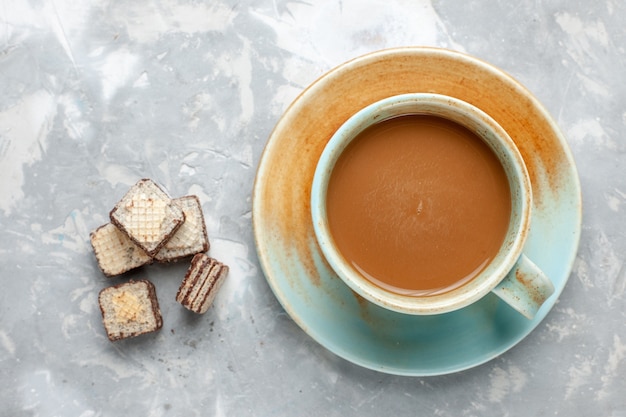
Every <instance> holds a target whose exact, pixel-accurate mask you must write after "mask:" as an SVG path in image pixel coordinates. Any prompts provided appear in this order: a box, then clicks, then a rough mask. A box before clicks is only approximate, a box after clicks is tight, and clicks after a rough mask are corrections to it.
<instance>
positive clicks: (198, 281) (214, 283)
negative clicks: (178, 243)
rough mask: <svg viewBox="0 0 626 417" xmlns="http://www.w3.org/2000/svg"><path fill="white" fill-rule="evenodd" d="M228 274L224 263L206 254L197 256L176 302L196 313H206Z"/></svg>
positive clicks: (179, 290)
mask: <svg viewBox="0 0 626 417" xmlns="http://www.w3.org/2000/svg"><path fill="white" fill-rule="evenodd" d="M227 274H228V266H226V265H224V264H223V263H221V262H219V261H217V260H216V259H213V258H211V257H209V256H208V255H206V254H204V253H199V254H197V255H195V256H194V257H193V259H192V260H191V266H190V267H189V269H188V270H187V274H186V275H185V279H184V280H183V282H182V284H181V286H180V288H179V289H178V293H177V294H176V301H178V302H179V303H181V304H182V305H183V306H184V307H185V308H187V309H189V310H191V311H193V312H195V313H198V314H202V313H206V311H207V310H208V309H209V307H210V306H211V304H212V303H213V300H214V299H215V295H216V294H217V292H218V291H219V289H220V287H221V286H222V284H223V283H224V280H225V279H226V275H227Z"/></svg>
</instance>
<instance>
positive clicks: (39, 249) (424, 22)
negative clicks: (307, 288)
mask: <svg viewBox="0 0 626 417" xmlns="http://www.w3.org/2000/svg"><path fill="white" fill-rule="evenodd" d="M625 21H626V3H624V2H622V1H618V0H602V1H598V2H588V1H581V0H574V1H565V0H554V1H549V2H548V1H546V2H537V1H531V0H520V1H517V2H510V1H502V0H499V1H485V0H473V1H465V2H458V1H438V0H432V1H429V0H413V1H409V0H398V1H382V0H340V1H316V2H304V1H283V0H273V1H266V0H261V1H254V2H253V1H244V2H235V1H229V0H216V1H185V0H152V1H146V0H138V1H133V2H112V1H93V0H87V1H70V0H38V1H34V0H33V1H16V2H11V1H8V0H3V1H2V2H0V278H1V279H2V291H0V383H1V385H2V389H1V390H0V415H2V416H12V417H20V416H81V417H87V416H121V415H136V416H183V415H184V416H349V415H359V416H380V415H432V416H518V415H519V416H553V415H562V416H612V417H624V416H626V263H625V261H626V219H625V218H624V211H625V210H626V82H625V80H626V76H625V75H624V74H625V72H624V71H625V68H626V50H625V49H626V29H625V26H624V22H625ZM412 45H430V46H439V47H445V48H450V49H453V50H458V51H462V52H465V53H468V54H471V55H474V56H476V57H479V58H481V59H484V60H486V61H488V62H490V63H492V64H494V65H496V66H498V67H500V68H502V69H503V70H505V71H507V72H508V73H510V74H511V75H513V76H514V77H515V78H516V79H517V80H519V81H520V82H521V83H522V84H524V85H525V86H526V87H528V89H529V90H530V91H531V92H532V93H533V94H534V95H535V96H536V97H537V98H538V99H539V100H540V101H541V102H542V103H543V104H544V106H545V107H546V108H547V109H548V111H549V112H550V113H551V114H552V116H553V117H554V119H555V120H556V122H557V123H558V125H559V126H560V128H561V130H562V132H563V133H564V135H565V137H566V139H567V141H568V143H569V145H570V148H571V150H572V153H573V156H574V159H575V160H576V164H577V167H578V172H579V176H580V181H581V185H582V191H583V202H584V214H583V224H582V238H581V243H580V248H579V252H578V255H577V258H576V262H575V265H574V268H573V271H572V274H571V277H570V279H569V281H568V284H567V286H566V288H565V290H564V292H563V293H562V294H561V297H560V299H559V301H558V303H557V304H556V306H555V307H554V308H553V310H552V311H551V312H550V314H549V315H548V316H547V318H546V319H545V320H544V321H543V322H542V323H541V324H540V325H539V327H538V328H537V329H536V330H535V331H534V332H533V333H531V335H530V336H528V337H527V338H526V339H525V340H524V341H522V342H521V343H520V344H519V345H517V346H516V347H515V348H513V349H512V350H510V351H508V352H506V353H505V354H503V355H501V356H500V357H498V358H496V359H494V360H492V361H490V362H488V363H486V364H484V365H481V366H478V367H476V368H473V369H470V370H467V371H464V372H460V373H456V374H452V375H446V376H438V377H428V378H418V377H400V376H393V375H387V374H382V373H378V372H375V371H370V370H367V369H364V368H361V367H358V366H356V365H353V364H352V363H350V362H347V361H345V360H343V359H340V358H338V357H337V356H335V355H334V354H332V353H330V352H329V351H327V350H326V349H325V348H324V347H322V346H320V345H319V344H317V343H316V342H315V341H314V340H313V339H311V338H310V337H309V336H308V335H307V334H306V333H305V332H303V331H302V330H301V329H300V328H299V327H298V326H297V325H296V324H295V323H294V322H293V321H292V320H291V318H290V317H289V316H288V315H287V314H286V313H285V312H284V310H283V309H282V308H281V306H280V304H279V303H278V301H277V300H276V298H275V297H274V295H273V293H272V292H271V290H270V288H269V286H268V284H267V282H266V281H265V279H264V276H263V273H262V271H261V268H260V265H259V262H258V259H257V255H256V250H255V246H254V236H253V231H252V219H251V206H252V198H251V192H252V187H253V182H254V178H255V172H256V168H257V165H258V162H259V159H260V157H261V153H262V151H263V148H264V145H265V143H266V141H267V139H268V137H269V134H270V132H271V130H272V128H273V126H274V125H275V124H276V122H277V121H278V119H279V118H280V116H281V114H282V113H283V112H284V111H285V109H286V108H287V107H288V106H289V104H290V103H291V102H292V100H294V99H295V98H296V97H297V96H298V94H299V93H300V92H301V91H302V90H303V89H305V88H306V87H307V86H308V85H310V84H311V83H312V82H314V81H315V79H317V78H318V77H319V76H321V75H323V74H324V73H325V72H327V71H328V70H330V69H331V68H333V67H335V66H337V65H339V64H341V63H342V62H345V61H346V60H349V59H351V58H354V57H357V56H359V55H362V54H364V53H367V52H370V51H375V50H379V49H383V48H388V47H395V46H412ZM143 177H148V178H152V179H154V180H155V181H156V182H158V183H159V184H161V185H163V186H164V187H165V188H166V189H167V191H168V192H169V193H170V194H171V195H172V196H181V195H185V194H196V195H198V196H199V198H200V200H201V201H202V204H203V208H204V212H205V220H206V224H207V228H208V233H209V236H210V239H211V252H210V253H211V254H212V255H213V256H215V257H217V258H219V259H221V260H223V261H224V262H226V263H228V264H229V265H230V266H231V271H230V274H229V277H228V280H227V282H226V284H225V285H224V287H223V288H222V291H221V292H220V293H219V294H218V297H217V299H216V301H215V304H214V305H213V307H212V308H211V309H210V310H209V312H207V313H206V314H205V315H202V316H196V315H193V314H192V313H189V312H187V311H185V310H184V309H182V308H181V306H180V305H178V304H177V303H176V302H175V301H174V296H175V293H176V290H177V289H178V285H179V284H180V279H181V278H182V276H183V275H184V273H185V271H186V268H187V265H186V264H185V263H179V264H176V265H167V266H159V265H152V266H150V267H147V268H143V269H140V270H138V271H135V272H132V273H131V274H130V275H129V276H126V277H124V278H106V277H105V276H103V275H102V273H101V272H100V271H99V269H98V267H97V264H96V261H95V257H94V256H93V253H92V250H91V246H90V244H89V232H90V231H91V230H93V229H95V228H96V227H98V226H99V225H101V224H103V223H105V222H107V221H108V212H109V210H110V209H111V208H112V206H113V205H114V204H115V202H116V201H117V200H118V199H119V198H121V196H122V195H123V194H124V193H125V192H126V190H127V189H128V187H129V186H130V185H132V184H133V183H134V182H135V181H137V180H138V179H140V178H143ZM129 277H130V278H148V279H150V280H151V281H152V282H154V283H155V285H156V286H157V292H158V294H159V298H160V301H161V310H162V313H163V317H164V325H163V329H162V330H161V331H160V332H158V333H154V334H151V335H145V336H142V337H139V338H135V339H130V340H126V341H122V342H117V343H111V342H109V341H108V340H107V338H106V334H105V332H104V329H103V326H102V323H101V316H100V311H99V309H98V304H97V296H98V292H99V290H100V289H101V288H104V287H106V286H109V285H112V284H114V283H119V282H123V280H125V279H128V278H129Z"/></svg>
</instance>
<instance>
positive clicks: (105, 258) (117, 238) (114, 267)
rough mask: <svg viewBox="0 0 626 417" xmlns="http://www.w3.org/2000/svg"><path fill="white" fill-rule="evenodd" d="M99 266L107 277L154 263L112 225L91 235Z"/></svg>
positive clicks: (107, 225)
mask: <svg viewBox="0 0 626 417" xmlns="http://www.w3.org/2000/svg"><path fill="white" fill-rule="evenodd" d="M89 238H90V241H91V246H92V247H93V251H94V253H95V255H96V260H97V261H98V266H99V267H100V269H101V270H102V272H103V273H104V275H106V276H109V277H111V276H115V275H120V274H123V273H124V272H127V271H130V270H131V269H133V268H138V267H140V266H142V265H146V264H149V263H151V262H152V258H151V257H150V256H149V255H148V254H147V253H146V252H145V251H144V250H143V249H141V248H140V247H139V246H137V244H135V242H133V241H132V240H130V238H129V237H128V236H127V235H126V234H125V233H123V232H122V231H121V230H119V229H118V228H117V227H116V226H115V225H113V224H112V223H107V224H105V225H103V226H100V227H99V228H97V229H96V230H94V231H93V232H91V234H90V235H89Z"/></svg>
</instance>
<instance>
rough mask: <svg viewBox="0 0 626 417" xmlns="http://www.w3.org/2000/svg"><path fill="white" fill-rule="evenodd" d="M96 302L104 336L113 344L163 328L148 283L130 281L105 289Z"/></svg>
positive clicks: (157, 304)
mask: <svg viewBox="0 0 626 417" xmlns="http://www.w3.org/2000/svg"><path fill="white" fill-rule="evenodd" d="M98 302H99V304H100V311H101V313H102V322H103V323H104V328H105V330H106V333H107V337H108V338H109V340H111V341H112V342H114V341H116V340H120V339H125V338H128V337H135V336H139V335H141V334H145V333H150V332H154V331H157V330H159V329H160V328H161V327H162V326H163V319H162V317H161V310H160V309H159V302H158V300H157V297H156V290H155V288H154V285H153V284H152V283H151V282H150V281H147V280H140V281H129V282H125V283H122V284H119V285H115V286H112V287H108V288H104V289H103V290H101V291H100V294H99V295H98Z"/></svg>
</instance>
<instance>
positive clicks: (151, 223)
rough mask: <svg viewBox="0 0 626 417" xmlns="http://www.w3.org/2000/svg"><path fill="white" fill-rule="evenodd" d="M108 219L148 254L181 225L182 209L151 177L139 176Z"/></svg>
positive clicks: (183, 217) (155, 250)
mask: <svg viewBox="0 0 626 417" xmlns="http://www.w3.org/2000/svg"><path fill="white" fill-rule="evenodd" d="M110 217H111V222H112V223H113V224H114V225H116V226H117V227H118V228H119V229H120V230H122V231H123V232H124V233H126V234H127V235H128V237H129V238H130V239H132V240H133V242H135V243H136V244H137V245H138V246H139V247H141V248H142V249H143V250H144V251H146V253H147V254H148V255H150V256H154V255H155V254H156V253H157V252H158V251H159V250H160V249H161V247H163V245H165V243H166V242H167V241H168V240H169V239H170V238H171V236H172V235H173V234H174V232H175V231H176V230H177V229H178V228H179V227H180V226H181V225H182V224H183V222H184V220H185V215H184V213H183V210H182V209H181V208H180V207H179V206H178V205H177V204H175V203H173V202H172V199H171V198H170V197H169V196H168V195H167V194H166V193H165V191H163V190H162V189H161V188H160V187H159V186H158V185H157V184H156V183H154V182H153V181H152V180H150V179H142V180H140V181H138V182H137V183H136V184H135V185H133V186H132V187H131V188H130V190H128V192H127V193H126V194H125V195H124V197H122V199H121V200H120V201H119V202H118V203H117V204H116V205H115V207H114V208H113V210H111V213H110Z"/></svg>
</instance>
